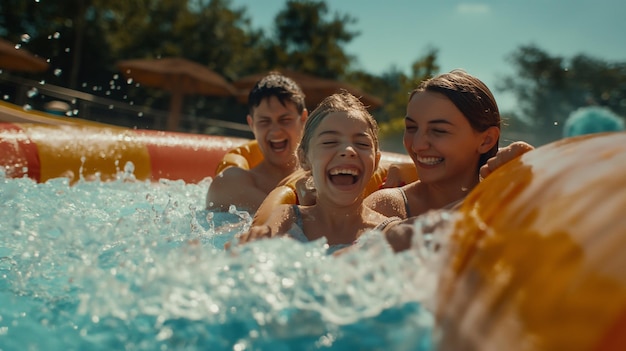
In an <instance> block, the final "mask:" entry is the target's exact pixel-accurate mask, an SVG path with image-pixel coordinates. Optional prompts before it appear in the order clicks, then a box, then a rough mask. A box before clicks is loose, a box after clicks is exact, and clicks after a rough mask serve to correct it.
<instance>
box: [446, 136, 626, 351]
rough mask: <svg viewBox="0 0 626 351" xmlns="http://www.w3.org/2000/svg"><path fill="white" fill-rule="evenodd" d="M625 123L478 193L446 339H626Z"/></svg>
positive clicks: (449, 293)
mask: <svg viewBox="0 0 626 351" xmlns="http://www.w3.org/2000/svg"><path fill="white" fill-rule="evenodd" d="M625 211H626V133H614V134H601V135H590V136H583V137H576V138H570V139H564V140H561V141H558V142H555V143H552V144H549V145H546V146H543V147H540V148H537V149H535V150H533V151H531V152H529V153H527V154H524V155H523V156H522V157H520V158H518V159H516V160H514V161H512V162H510V163H509V164H506V165H504V166H503V167H502V168H501V169H498V170H497V171H496V172H494V173H493V174H492V175H490V176H489V177H487V178H486V179H485V181H484V182H482V183H481V184H480V185H479V186H477V187H476V188H475V189H474V190H473V191H472V192H471V193H470V194H469V196H468V198H467V199H466V201H465V203H464V205H463V206H462V208H461V215H462V216H461V217H460V220H459V221H458V222H456V225H455V227H454V230H453V232H452V237H451V241H450V242H449V243H450V247H449V248H448V251H447V252H445V254H444V257H445V258H446V259H445V260H444V265H443V266H444V267H446V268H445V269H444V272H443V274H442V275H441V280H440V284H439V288H438V294H437V298H438V299H439V302H438V306H437V320H438V325H439V327H440V330H441V348H440V349H441V350H512V351H516V350H520V351H521V350H568V351H571V350H626V253H625V251H626V215H625Z"/></svg>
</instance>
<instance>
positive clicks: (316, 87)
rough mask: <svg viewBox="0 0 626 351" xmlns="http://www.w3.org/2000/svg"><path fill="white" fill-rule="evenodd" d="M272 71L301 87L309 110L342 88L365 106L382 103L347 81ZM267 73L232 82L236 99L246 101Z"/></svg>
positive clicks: (286, 71)
mask: <svg viewBox="0 0 626 351" xmlns="http://www.w3.org/2000/svg"><path fill="white" fill-rule="evenodd" d="M273 71H276V72H279V73H281V74H282V75H284V76H287V77H289V78H291V79H293V80H294V81H295V82H296V83H298V85H299V86H300V88H302V91H303V92H304V95H306V98H305V101H306V105H307V107H308V108H309V109H311V110H312V109H313V108H315V107H316V106H317V105H318V104H319V103H320V102H321V101H322V100H324V98H325V97H327V96H328V95H332V94H334V93H338V92H340V91H342V90H345V91H348V92H350V93H351V94H353V95H355V96H356V97H358V98H360V99H361V101H362V102H363V104H364V105H365V106H368V107H369V108H370V109H375V108H378V107H380V106H382V105H383V101H382V100H381V99H380V98H378V97H376V96H373V95H370V94H366V93H364V92H362V91H361V90H359V89H358V88H356V87H354V86H352V85H350V84H347V83H343V82H340V81H336V80H332V79H326V78H320V77H316V76H314V75H310V74H306V73H302V72H297V71H292V70H288V69H276V70H273ZM268 73H269V72H263V73H257V74H252V75H249V76H245V77H243V78H240V79H238V80H236V81H235V82H233V85H234V86H235V87H236V88H238V89H239V90H240V91H239V94H238V95H237V100H238V101H239V102H241V103H247V99H248V94H249V93H250V89H252V87H254V85H255V84H256V83H257V82H258V81H259V80H260V79H261V78H263V77H264V76H265V75H267V74H268Z"/></svg>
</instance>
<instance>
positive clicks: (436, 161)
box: [417, 157, 444, 166]
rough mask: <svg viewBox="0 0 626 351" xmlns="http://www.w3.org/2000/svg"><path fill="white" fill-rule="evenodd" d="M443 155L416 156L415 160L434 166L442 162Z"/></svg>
mask: <svg viewBox="0 0 626 351" xmlns="http://www.w3.org/2000/svg"><path fill="white" fill-rule="evenodd" d="M443 160H444V158H443V157H417V162H419V163H421V164H424V165H427V166H434V165H437V164H440V163H441V162H443Z"/></svg>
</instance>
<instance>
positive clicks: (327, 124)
mask: <svg viewBox="0 0 626 351" xmlns="http://www.w3.org/2000/svg"><path fill="white" fill-rule="evenodd" d="M298 158H299V160H300V165H301V167H302V168H303V169H304V170H305V171H307V172H309V173H310V182H311V183H312V184H311V186H312V187H314V188H315V191H316V195H317V199H316V203H315V204H314V205H311V206H301V205H279V206H278V207H277V208H276V209H275V210H274V211H273V212H272V214H271V216H270V217H269V218H268V220H267V222H266V223H265V224H264V225H259V226H255V227H252V228H251V229H250V231H249V232H248V233H246V234H244V235H242V236H241V237H240V238H239V242H240V243H243V242H247V241H250V240H253V239H258V238H262V237H273V236H277V235H283V234H286V235H289V236H291V237H293V238H294V239H296V240H299V241H303V242H306V241H312V240H316V239H320V238H322V237H325V238H326V240H327V242H328V244H329V246H330V247H331V249H330V250H329V251H331V252H332V251H333V250H336V249H339V248H342V247H345V246H347V245H350V244H352V243H353V242H354V241H355V240H356V239H357V238H358V237H359V236H360V235H361V234H362V233H364V232H365V231H367V230H370V229H373V228H376V227H377V225H380V223H381V222H385V220H386V219H387V218H386V216H384V215H382V214H380V213H378V212H376V211H374V210H372V209H370V208H368V207H367V206H364V205H363V199H364V195H363V189H364V188H365V186H366V185H367V183H368V181H369V180H370V178H371V177H372V174H373V173H374V171H375V170H376V168H377V167H378V163H379V161H380V151H379V147H378V125H377V124H376V121H375V120H374V118H373V117H372V116H371V115H370V114H369V112H367V110H366V108H365V107H364V106H363V104H362V103H361V101H360V100H359V99H358V98H356V97H355V96H353V95H351V94H349V93H340V94H334V95H331V96H329V97H327V98H326V99H325V100H324V101H322V102H321V103H320V105H319V106H318V107H317V108H316V109H315V110H314V111H313V112H312V113H311V115H310V116H309V118H308V119H307V121H306V124H305V126H304V133H303V136H302V141H301V143H300V145H299V147H298Z"/></svg>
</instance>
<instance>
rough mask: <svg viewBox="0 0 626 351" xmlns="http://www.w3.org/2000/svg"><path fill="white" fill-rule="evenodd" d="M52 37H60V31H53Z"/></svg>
mask: <svg viewBox="0 0 626 351" xmlns="http://www.w3.org/2000/svg"><path fill="white" fill-rule="evenodd" d="M52 37H53V38H54V39H59V38H60V37H61V33H59V32H54V34H52Z"/></svg>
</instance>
